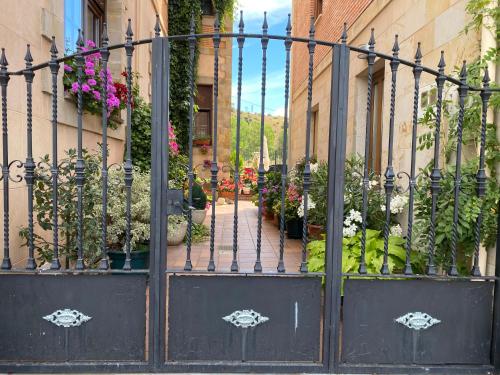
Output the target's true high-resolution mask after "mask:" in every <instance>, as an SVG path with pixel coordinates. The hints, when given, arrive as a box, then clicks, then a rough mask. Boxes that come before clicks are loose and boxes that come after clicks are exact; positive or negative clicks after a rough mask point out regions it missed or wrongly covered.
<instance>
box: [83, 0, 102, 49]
mask: <svg viewBox="0 0 500 375" xmlns="http://www.w3.org/2000/svg"><path fill="white" fill-rule="evenodd" d="M105 9H106V2H105V0H87V14H86V18H87V22H86V28H85V38H86V39H87V40H88V39H90V40H93V41H94V43H95V44H96V45H97V46H99V45H100V42H101V32H102V28H103V24H104V19H105V17H104V16H105Z"/></svg>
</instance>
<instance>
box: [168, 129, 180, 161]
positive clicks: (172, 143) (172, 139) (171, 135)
mask: <svg viewBox="0 0 500 375" xmlns="http://www.w3.org/2000/svg"><path fill="white" fill-rule="evenodd" d="M176 139H177V136H176V135H175V131H174V127H173V126H172V123H171V122H169V123H168V146H169V151H170V153H171V154H172V155H178V154H179V145H178V144H177V142H176Z"/></svg>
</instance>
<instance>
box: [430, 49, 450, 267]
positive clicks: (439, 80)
mask: <svg viewBox="0 0 500 375" xmlns="http://www.w3.org/2000/svg"><path fill="white" fill-rule="evenodd" d="M445 66H446V64H445V62H444V52H443V51H441V58H440V60H439V63H438V69H439V75H438V76H437V77H436V85H437V102H436V129H435V131H434V163H433V168H432V172H431V196H432V203H431V218H430V233H429V257H428V258H429V259H428V263H427V269H426V272H427V274H428V275H435V274H436V266H435V264H434V255H435V254H434V251H435V244H436V211H437V201H438V198H439V192H440V190H441V188H440V181H441V170H440V168H439V143H440V139H441V111H442V107H443V87H444V83H445V82H446V78H445V76H444V67H445Z"/></svg>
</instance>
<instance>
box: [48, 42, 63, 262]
mask: <svg viewBox="0 0 500 375" xmlns="http://www.w3.org/2000/svg"><path fill="white" fill-rule="evenodd" d="M57 53H58V51H57V47H56V38H55V37H54V36H53V37H52V44H51V47H50V54H51V60H50V63H49V67H50V72H51V73H52V168H51V170H50V171H51V175H52V231H53V242H54V245H53V246H54V252H53V258H52V264H51V266H50V268H51V269H53V270H58V269H60V268H61V263H60V261H59V222H58V211H57V208H58V191H57V190H58V174H59V170H58V161H57V75H58V73H59V63H58V62H57Z"/></svg>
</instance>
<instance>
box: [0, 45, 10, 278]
mask: <svg viewBox="0 0 500 375" xmlns="http://www.w3.org/2000/svg"><path fill="white" fill-rule="evenodd" d="M7 65H9V63H8V62H7V58H6V57H5V48H2V54H1V56H0V86H1V90H2V147H3V149H2V157H3V158H2V179H3V259H2V269H3V270H10V269H11V268H12V264H11V262H10V254H9V230H10V228H9V213H10V212H9V136H8V128H7V85H8V83H9V79H10V77H9V75H8V74H7Z"/></svg>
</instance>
